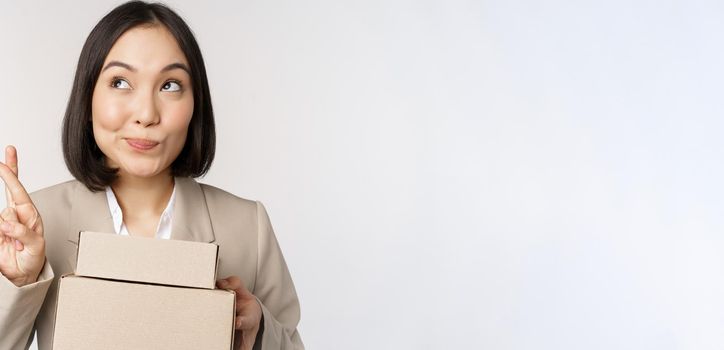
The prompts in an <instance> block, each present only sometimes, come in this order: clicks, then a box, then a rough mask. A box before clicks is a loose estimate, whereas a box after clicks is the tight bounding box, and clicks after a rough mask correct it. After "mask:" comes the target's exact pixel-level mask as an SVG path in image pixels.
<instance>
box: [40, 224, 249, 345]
mask: <svg viewBox="0 0 724 350" xmlns="http://www.w3.org/2000/svg"><path fill="white" fill-rule="evenodd" d="M77 259H78V260H77V265H76V266H77V267H76V270H75V274H70V275H65V276H62V277H61V279H60V287H59V291H58V302H57V309H56V316H55V330H54V335H53V349H55V350H64V349H72V350H84V349H119V350H120V349H189V350H191V349H194V350H196V349H219V350H229V349H231V348H232V345H233V344H234V339H233V337H234V318H235V297H234V293H233V292H231V291H227V290H219V289H214V288H215V281H216V270H217V263H218V246H217V245H215V244H211V243H199V242H188V241H175V240H162V239H154V238H142V237H133V236H120V235H116V234H107V233H97V232H81V233H80V239H79V244H78V257H77Z"/></svg>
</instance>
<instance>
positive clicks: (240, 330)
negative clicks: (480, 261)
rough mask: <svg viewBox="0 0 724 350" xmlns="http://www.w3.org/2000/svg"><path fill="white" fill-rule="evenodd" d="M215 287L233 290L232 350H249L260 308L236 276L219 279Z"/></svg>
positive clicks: (257, 324)
mask: <svg viewBox="0 0 724 350" xmlns="http://www.w3.org/2000/svg"><path fill="white" fill-rule="evenodd" d="M216 285H217V286H218V287H219V288H221V289H229V290H233V291H234V293H235V294H236V319H235V322H234V323H235V324H234V327H235V328H236V334H235V335H234V349H235V350H251V349H252V347H254V341H255V340H256V334H257V333H258V332H259V325H260V322H261V306H260V305H259V303H258V302H257V301H256V297H254V294H251V292H249V290H247V289H246V287H245V286H244V284H243V283H241V279H239V277H237V276H231V277H227V278H224V279H220V280H218V281H216Z"/></svg>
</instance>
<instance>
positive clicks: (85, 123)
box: [62, 1, 216, 191]
mask: <svg viewBox="0 0 724 350" xmlns="http://www.w3.org/2000/svg"><path fill="white" fill-rule="evenodd" d="M159 24H160V25H163V26H165V27H166V28H167V29H168V30H169V32H171V34H172V35H173V37H174V38H175V39H176V41H177V43H178V45H179V47H180V48H181V51H183V53H184V54H185V55H186V60H187V61H188V63H189V69H190V75H191V86H192V90H193V96H194V111H193V115H192V117H191V122H190V124H189V130H188V134H187V136H186V143H185V144H184V147H183V149H182V150H181V153H180V154H179V155H178V157H176V159H175V160H174V161H173V163H172V164H171V173H172V175H173V176H185V177H200V176H203V175H204V174H206V172H208V170H209V168H210V167H211V163H212V162H213V160H214V154H215V151H216V131H215V126H214V112H213V108H212V106H211V94H210V92H209V83H208V80H207V77H206V67H205V66H204V59H203V57H202V56H201V50H200V49H199V46H198V43H197V42H196V39H195V38H194V34H193V32H192V31H191V29H190V28H189V27H188V25H187V24H186V22H184V20H183V19H182V18H181V17H180V16H179V15H178V14H176V13H175V12H174V11H173V10H171V9H170V8H168V7H167V6H165V5H163V4H161V3H146V2H143V1H130V2H127V3H124V4H122V5H120V6H118V7H116V8H115V9H113V10H112V11H111V12H109V13H108V14H107V15H105V16H104V17H103V18H102V19H101V20H100V22H98V24H96V26H95V27H94V28H93V30H92V31H91V32H90V34H89V35H88V38H87V39H86V41H85V44H84V45H83V49H82V50H81V53H80V57H79V58H78V67H77V68H76V72H75V79H74V81H73V88H72V90H71V93H70V98H69V100H68V106H67V108H66V110H65V117H64V118H63V137H62V143H63V157H64V158H65V164H66V166H67V167H68V170H70V173H71V174H72V175H73V176H74V177H75V178H76V179H77V180H78V181H80V182H82V183H83V184H84V185H85V186H86V187H87V188H88V189H89V190H91V191H101V190H104V189H105V187H106V186H109V185H111V184H112V183H113V182H114V181H115V180H116V179H117V178H118V169H117V168H111V167H108V166H106V164H105V155H104V154H103V152H101V150H100V149H99V148H98V145H97V144H96V142H95V138H94V137H93V126H92V124H91V120H92V119H91V118H92V108H91V107H92V100H93V90H94V88H95V85H96V82H97V81H98V77H99V75H100V72H101V69H102V66H103V62H104V61H105V59H106V56H107V55H108V52H110V50H111V47H112V46H113V44H114V43H115V42H116V40H117V39H118V38H119V37H120V36H121V35H122V34H123V33H125V32H126V31H128V30H129V29H132V28H134V27H138V26H153V25H159Z"/></svg>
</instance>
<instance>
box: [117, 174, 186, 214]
mask: <svg viewBox="0 0 724 350" xmlns="http://www.w3.org/2000/svg"><path fill="white" fill-rule="evenodd" d="M119 175H120V176H119V177H118V179H117V180H116V181H115V182H114V183H113V184H112V185H111V188H112V189H113V193H114V194H115V196H116V199H117V200H118V205H119V206H120V207H121V210H122V211H123V216H124V217H145V216H154V217H158V216H160V215H161V213H163V210H164V209H165V208H166V205H167V204H168V200H169V199H170V198H171V194H172V193H173V187H174V178H173V176H171V173H170V171H165V172H163V173H160V174H158V175H155V176H152V177H133V176H129V175H127V174H119Z"/></svg>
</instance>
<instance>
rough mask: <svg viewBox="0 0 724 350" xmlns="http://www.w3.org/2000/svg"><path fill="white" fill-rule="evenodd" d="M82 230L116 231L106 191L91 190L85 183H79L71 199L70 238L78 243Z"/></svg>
mask: <svg viewBox="0 0 724 350" xmlns="http://www.w3.org/2000/svg"><path fill="white" fill-rule="evenodd" d="M80 231H94V232H105V233H115V230H114V229H113V217H112V216H111V210H110V209H109V208H108V199H106V193H105V192H104V191H99V192H91V191H90V190H88V188H86V187H85V186H84V185H83V184H81V183H78V186H77V187H76V189H75V194H74V196H73V200H72V201H71V210H70V230H69V231H68V240H69V241H71V242H73V243H75V244H78V235H79V233H80Z"/></svg>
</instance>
